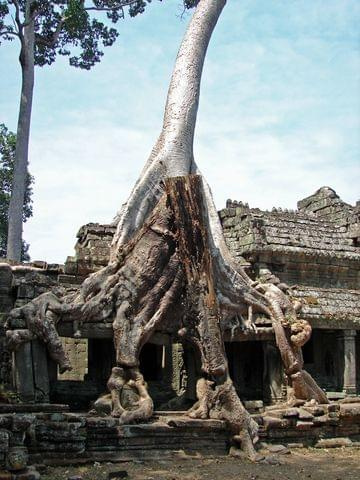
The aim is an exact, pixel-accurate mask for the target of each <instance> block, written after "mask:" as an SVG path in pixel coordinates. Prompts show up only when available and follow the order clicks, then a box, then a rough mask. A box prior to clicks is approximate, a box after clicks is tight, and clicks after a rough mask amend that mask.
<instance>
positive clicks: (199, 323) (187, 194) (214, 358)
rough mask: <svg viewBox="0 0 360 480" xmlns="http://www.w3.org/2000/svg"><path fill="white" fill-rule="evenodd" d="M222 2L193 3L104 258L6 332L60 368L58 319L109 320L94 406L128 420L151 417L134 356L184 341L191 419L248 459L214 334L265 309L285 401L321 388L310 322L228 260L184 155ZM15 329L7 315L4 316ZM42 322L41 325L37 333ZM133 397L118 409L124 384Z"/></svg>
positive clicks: (33, 305) (202, 187) (270, 285)
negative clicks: (190, 369)
mask: <svg viewBox="0 0 360 480" xmlns="http://www.w3.org/2000/svg"><path fill="white" fill-rule="evenodd" d="M225 3H226V0H200V1H199V2H198V4H197V8H196V10H195V12H194V15H193V17H192V20H191V22H190V24H189V26H188V29H187V31H186V33H185V36H184V39H183V41H182V44H181V46H180V49H179V52H178V56H177V59H176V63H175V67H174V71H173V75H172V78H171V82H170V87H169V92H168V97H167V102H166V106H165V114H164V122H163V128H162V131H161V133H160V136H159V139H158V141H157V142H156V144H155V147H154V149H153V151H152V153H151V155H150V158H149V160H148V161H147V163H146V165H145V167H144V169H143V171H142V172H141V174H140V177H139V179H138V180H137V182H136V184H135V187H134V188H133V190H132V192H131V194H130V197H129V199H128V201H127V203H126V204H125V207H124V208H123V209H122V210H121V211H120V212H119V214H118V218H117V221H118V226H117V232H116V235H115V236H114V240H113V243H112V246H111V256H110V261H109V264H108V265H107V266H106V267H104V268H103V269H101V270H99V271H97V272H95V273H93V274H92V275H90V276H89V277H88V278H87V279H86V280H85V282H84V283H83V285H82V286H81V288H80V290H79V292H78V293H76V294H70V295H67V296H65V297H63V298H58V297H56V296H55V295H54V294H52V293H46V294H43V296H40V297H38V298H37V299H35V300H33V301H32V302H30V304H27V305H26V306H24V307H22V308H20V309H15V310H13V312H12V313H11V314H10V324H11V318H14V319H18V318H19V317H21V318H23V320H26V325H27V326H28V329H27V330H16V329H14V330H9V331H8V332H7V335H8V338H9V341H10V344H11V345H12V346H13V347H16V346H17V345H20V344H21V343H23V342H26V341H29V340H31V339H32V338H34V337H38V338H40V339H42V340H43V341H44V342H45V343H46V344H47V348H48V351H49V354H50V356H51V357H52V358H53V359H54V360H55V361H56V362H57V363H58V364H59V365H60V368H61V369H62V370H66V369H68V368H70V365H69V361H68V359H67V358H66V355H65V352H64V350H63V348H62V345H61V342H60V339H59V337H58V335H57V333H56V328H55V326H56V323H57V322H58V321H68V322H74V324H75V325H74V330H76V331H78V330H79V329H80V331H81V324H82V323H83V322H99V321H100V320H104V321H107V322H109V321H112V322H113V323H112V325H113V331H114V344H115V350H116V366H114V368H113V369H112V373H111V376H110V378H109V381H108V389H109V392H110V393H109V394H108V395H106V396H104V397H102V398H100V399H99V400H98V401H97V402H96V405H95V407H96V408H102V407H104V408H105V407H106V406H107V407H108V409H109V411H111V414H112V415H113V416H115V417H120V421H121V422H123V423H128V422H131V421H135V420H143V419H148V418H150V417H151V415H152V412H153V404H152V400H151V398H150V396H149V394H148V392H147V387H146V383H145V382H144V379H143V376H142V374H141V372H140V371H139V355H140V352H141V349H142V347H143V346H144V344H145V343H146V342H147V341H148V340H149V338H150V337H151V335H152V334H153V333H154V332H155V331H156V330H157V331H162V332H167V333H171V335H172V336H173V338H176V339H177V341H181V342H183V343H186V344H191V345H192V346H193V348H194V349H195V350H196V351H197V353H198V355H199V358H200V361H201V370H202V378H200V379H199V380H198V383H197V396H198V402H197V403H196V404H195V405H194V406H193V407H192V408H191V409H190V410H189V411H188V415H189V416H190V417H192V418H217V419H222V420H224V421H225V422H227V424H228V426H229V427H230V429H231V431H232V432H233V434H234V436H233V440H234V442H235V443H238V444H239V445H240V446H241V448H242V449H243V450H244V451H245V452H246V453H247V455H248V456H249V457H250V458H253V459H255V458H256V455H255V450H254V446H253V443H255V442H256V439H257V424H256V423H255V422H254V420H252V419H251V417H250V415H249V413H248V412H247V411H246V410H245V408H244V406H243V404H242V402H241V400H240V398H239V397H238V395H237V393H236V390H235V387H234V385H233V382H232V380H231V378H230V375H229V369H228V363H227V358H226V354H225V347H224V332H225V331H230V330H232V329H233V328H234V325H235V326H237V327H239V328H244V329H255V328H256V327H255V325H254V315H259V314H260V315H265V316H268V317H269V318H270V319H271V321H272V325H273V328H274V333H275V338H276V341H277V345H278V348H279V350H280V353H281V357H282V360H283V364H284V369H285V373H286V375H287V379H288V383H289V386H290V387H291V388H289V399H288V400H289V404H292V405H294V404H296V402H298V401H299V400H301V401H303V402H304V401H306V400H315V401H318V402H319V403H326V402H327V401H328V400H327V398H326V395H325V394H324V392H323V391H322V390H321V389H320V388H319V387H318V385H317V384H316V382H315V381H314V380H313V378H312V377H311V376H310V375H309V374H308V373H307V372H305V371H304V370H303V359H302V354H301V347H302V345H304V343H305V342H306V341H307V340H308V339H309V338H310V335H311V327H310V325H309V324H308V323H307V322H305V321H303V320H299V319H298V318H297V311H298V309H299V305H294V304H293V303H292V302H291V300H290V299H289V297H288V295H287V287H286V286H284V285H281V284H280V283H279V282H278V281H277V279H276V278H275V279H272V278H266V279H264V278H262V279H259V280H258V281H254V280H252V279H251V278H250V277H249V276H248V275H247V273H246V272H245V271H244V269H243V268H242V267H241V266H240V265H239V264H237V263H236V261H235V260H234V259H233V258H232V257H231V255H230V252H229V250H228V248H227V246H226V243H225V240H224V237H223V233H222V228H221V225H220V221H219V217H218V214H217V211H216V208H215V206H214V202H213V199H212V195H211V191H210V188H209V187H208V185H207V183H206V181H205V179H204V178H203V177H202V175H201V173H200V172H199V169H198V167H197V165H196V163H195V161H194V156H193V139H194V129H195V124H196V115H197V109H198V103H199V94H200V81H201V73H202V68H203V63H204V59H205V54H206V50H207V47H208V44H209V41H210V37H211V34H212V31H213V29H214V28H215V25H216V23H217V20H218V18H219V16H220V14H221V12H222V9H223V7H224V6H225ZM14 325H16V322H15V323H14ZM43 325H47V328H48V329H47V330H46V329H45V328H43ZM125 386H126V387H127V388H132V389H134V390H135V391H136V392H137V394H138V399H139V400H138V402H137V403H136V406H135V405H134V408H133V409H126V408H124V407H123V405H122V402H121V397H122V395H121V394H122V390H123V388H124V387H125Z"/></svg>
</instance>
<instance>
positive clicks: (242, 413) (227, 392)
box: [166, 175, 257, 459]
mask: <svg viewBox="0 0 360 480" xmlns="http://www.w3.org/2000/svg"><path fill="white" fill-rule="evenodd" d="M166 191H167V194H168V198H169V204H170V206H171V208H172V211H173V213H174V222H175V226H176V230H177V236H178V250H179V256H180V258H181V259H182V260H183V262H184V274H185V278H186V288H185V305H186V306H185V314H184V317H183V326H182V328H181V329H180V331H179V334H180V335H181V336H182V337H184V338H185V339H186V340H187V341H189V342H191V343H193V344H194V345H195V346H196V348H197V349H198V351H199V353H200V356H201V368H202V371H203V373H204V374H205V375H206V376H207V378H208V379H205V378H201V379H199V381H198V383H197V397H198V402H197V404H196V405H195V406H194V407H193V408H192V409H190V411H189V416H190V417H193V418H217V419H221V420H224V421H225V422H226V423H227V424H228V426H229V427H230V429H231V431H232V432H233V434H234V440H236V441H238V442H239V441H240V444H241V448H242V449H243V450H244V451H245V452H246V454H247V456H248V457H249V458H251V459H255V456H256V455H255V450H254V446H253V443H254V441H256V439H257V424H256V423H255V422H254V421H253V420H252V419H251V417H250V415H249V413H248V412H247V411H246V410H245V408H244V406H243V404H242V403H241V401H240V399H239V397H238V395H237V393H236V390H235V388H234V385H233V382H232V380H231V379H230V377H229V374H228V365H227V359H226V355H225V347H224V341H223V336H222V331H221V322H220V320H221V311H220V307H219V303H218V296H217V289H220V288H221V281H222V278H223V277H220V278H219V277H216V275H215V272H216V269H215V268H214V263H215V264H216V262H217V260H218V259H217V257H214V258H213V257H212V255H211V244H210V239H209V236H208V232H209V230H210V229H209V219H208V215H207V210H206V205H205V198H204V188H203V184H202V179H201V177H200V176H198V175H190V176H188V177H179V178H175V179H169V180H168V181H167V183H166ZM210 379H211V380H210Z"/></svg>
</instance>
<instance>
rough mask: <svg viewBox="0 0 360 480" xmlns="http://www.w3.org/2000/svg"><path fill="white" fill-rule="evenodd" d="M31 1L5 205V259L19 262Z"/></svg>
mask: <svg viewBox="0 0 360 480" xmlns="http://www.w3.org/2000/svg"><path fill="white" fill-rule="evenodd" d="M32 3H33V2H32V1H27V3H26V14H25V23H26V26H25V27H24V30H23V37H22V38H21V52H20V57H19V61H20V64H21V74H22V82H21V97H20V109H19V118H18V126H17V133H16V135H17V136H16V151H15V165H14V176H13V181H12V189H11V198H10V204H9V221H8V238H7V255H6V256H7V258H9V259H10V260H16V261H20V259H21V247H22V220H23V208H24V196H25V189H26V178H27V171H28V170H27V166H28V152H29V136H30V122H31V108H32V99H33V90H34V42H35V33H34V20H33V19H32V18H31V15H30V7H31V4H32Z"/></svg>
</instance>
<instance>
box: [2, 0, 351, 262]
mask: <svg viewBox="0 0 360 480" xmlns="http://www.w3.org/2000/svg"><path fill="white" fill-rule="evenodd" d="M181 12H182V8H181V2H180V0H163V2H162V3H159V2H158V1H156V0H153V2H152V3H151V4H150V5H149V7H148V9H147V11H146V12H145V13H144V14H143V15H141V16H139V17H137V18H135V19H130V18H126V19H125V20H124V21H122V22H120V24H119V32H120V36H119V38H118V40H117V42H116V44H115V45H114V46H113V47H111V48H107V49H106V50H105V55H104V57H103V60H102V62H101V64H99V65H97V66H96V67H95V68H94V69H92V70H91V71H90V72H84V71H81V70H77V69H74V68H72V67H69V66H68V64H67V60H66V59H63V58H59V59H58V60H57V62H56V63H55V64H54V65H53V66H51V67H44V68H38V69H37V70H36V81H35V93H34V107H33V121H32V129H31V147H30V171H31V173H32V174H33V175H34V176H35V181H36V183H35V186H34V195H33V200H34V217H33V218H32V219H31V220H29V221H28V222H27V223H26V225H25V228H24V237H25V239H26V240H27V241H28V242H30V244H31V250H30V254H31V257H32V258H33V259H43V260H47V261H49V262H61V263H62V262H64V260H65V258H66V256H67V255H72V254H73V246H74V244H75V240H76V239H75V235H76V232H77V230H78V229H79V227H80V226H81V225H83V224H85V223H88V222H90V221H92V222H100V223H101V222H104V223H105V222H109V221H111V219H112V218H113V216H114V215H115V213H116V211H117V210H118V209H119V207H120V206H121V204H122V203H123V202H124V201H125V200H126V198H127V196H128V194H129V191H130V189H131V187H132V185H133V184H134V182H135V180H136V179H137V176H138V175H139V172H140V170H141V167H142V165H143V164H144V162H145V161H146V159H147V157H148V155H149V152H150V150H151V148H152V145H153V144H154V142H155V140H156V138H157V136H158V134H159V132H160V128H161V123H162V114H163V106H164V103H165V98H166V92H167V87H168V83H169V79H170V75H171V71H172V67H173V63H174V59H175V56H176V52H177V49H178V46H179V44H180V41H181V38H182V35H183V33H184V30H185V28H186V25H187V23H188V20H189V18H190V15H185V17H184V18H183V19H181V18H180V14H181ZM359 24H360V2H358V1H357V0H326V1H325V0H243V1H240V0H228V4H227V5H226V7H225V9H224V11H223V14H222V16H221V18H220V20H219V23H218V25H217V27H216V30H215V32H214V35H213V38H212V40H211V44H210V47H209V51H208V56H207V59H206V64H205V68H204V73H203V83H202V90H201V98H200V108H199V115H198V123H197V130H196V136H195V145H194V150H195V157H196V160H197V163H198V165H199V166H200V168H201V170H202V172H203V174H204V175H205V176H206V177H207V180H208V182H209V184H210V186H211V187H212V190H213V194H214V197H215V202H216V204H217V206H218V208H222V207H223V206H224V204H225V201H226V199H227V198H232V199H237V200H242V201H246V202H249V204H250V205H251V206H256V207H260V208H269V209H271V207H272V206H281V207H284V208H295V207H296V202H297V200H299V199H301V198H303V197H305V196H307V195H310V194H311V193H313V192H314V191H315V190H316V189H318V188H319V187H320V186H323V185H329V186H331V187H333V188H334V189H335V190H336V191H337V193H338V194H339V195H340V196H341V197H342V198H343V199H344V200H345V201H347V202H349V203H355V201H356V200H357V199H358V198H359V184H360V55H359V50H360V31H359V28H358V26H359ZM17 57H18V45H17V43H16V42H15V41H14V42H12V44H3V45H1V47H0V65H1V72H2V74H1V76H0V122H4V123H5V124H6V125H7V126H8V127H9V128H10V129H12V130H16V122H17V113H18V111H17V110H18V103H19V90H20V68H19V65H18V60H17Z"/></svg>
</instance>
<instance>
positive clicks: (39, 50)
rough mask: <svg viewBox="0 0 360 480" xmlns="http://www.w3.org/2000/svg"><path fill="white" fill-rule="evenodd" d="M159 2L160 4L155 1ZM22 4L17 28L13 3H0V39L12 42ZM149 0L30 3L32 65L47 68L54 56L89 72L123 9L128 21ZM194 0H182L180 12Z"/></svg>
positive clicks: (112, 39) (22, 5)
mask: <svg viewBox="0 0 360 480" xmlns="http://www.w3.org/2000/svg"><path fill="white" fill-rule="evenodd" d="M159 1H161V0H159ZM26 3H27V1H26V0H18V4H19V14H20V16H21V19H20V20H19V21H20V25H19V24H18V22H15V23H16V24H17V26H16V27H15V26H14V21H13V18H15V19H16V15H15V12H14V10H15V9H14V2H13V0H0V39H1V38H4V39H6V40H12V39H13V38H14V37H15V36H17V33H18V32H19V31H21V29H22V26H21V25H23V24H24V19H25V9H26ZM148 3H151V0H132V1H131V0H92V1H90V0H52V1H50V0H32V2H31V9H30V10H31V12H32V15H33V18H35V64H36V65H40V66H44V65H51V64H52V63H53V62H54V61H55V59H56V57H57V55H64V56H68V57H69V63H70V65H72V66H74V67H79V68H83V69H86V70H89V69H90V68H91V67H93V66H94V65H95V64H96V63H97V62H100V60H101V57H102V56H103V54H104V53H103V51H102V50H103V47H109V46H111V45H113V43H114V42H115V40H116V38H117V37H118V35H119V34H118V32H117V30H116V28H114V27H113V26H111V24H113V25H114V26H115V24H116V23H118V21H119V20H120V19H122V18H124V9H125V8H127V10H128V13H129V15H130V16H131V17H135V16H136V15H138V14H141V13H143V12H144V11H145V8H146V6H147V4H148ZM197 3H198V0H183V4H184V8H185V9H188V8H192V7H194V6H196V5H197Z"/></svg>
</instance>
